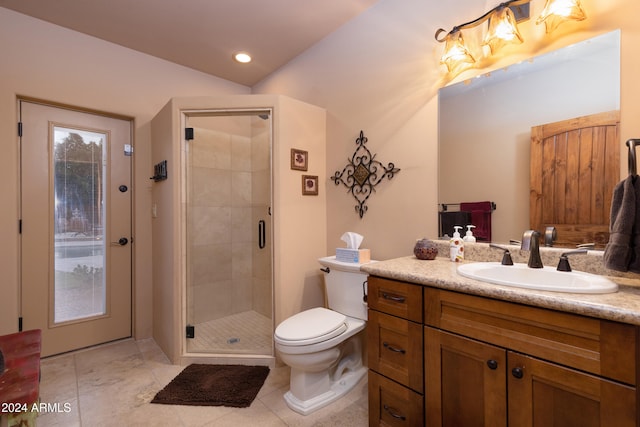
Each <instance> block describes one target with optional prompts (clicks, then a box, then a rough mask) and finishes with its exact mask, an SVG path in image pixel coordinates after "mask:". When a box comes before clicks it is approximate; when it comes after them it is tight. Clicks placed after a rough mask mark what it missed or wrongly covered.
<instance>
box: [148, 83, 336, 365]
mask: <svg viewBox="0 0 640 427" xmlns="http://www.w3.org/2000/svg"><path fill="white" fill-rule="evenodd" d="M294 149H297V150H304V151H307V152H308V153H309V159H310V160H309V163H308V170H307V171H300V170H297V169H295V168H293V167H292V162H291V153H292V152H294V151H295V150H294ZM151 164H152V165H154V167H152V168H151V172H152V173H153V183H152V184H151V197H152V200H151V217H152V221H151V232H152V243H153V244H152V253H151V256H152V260H153V262H152V273H153V276H152V286H153V313H152V315H153V338H154V340H155V342H156V343H157V344H158V345H159V346H160V348H161V349H162V350H163V351H164V352H165V354H166V355H167V356H168V357H169V360H171V362H172V363H175V364H180V365H185V364H188V363H220V364H226V363H231V364H234V363H240V364H248V363H251V364H259V365H273V364H274V363H275V359H276V354H275V351H274V345H273V330H274V325H277V324H279V323H280V322H282V321H283V320H284V319H286V318H288V317H290V316H292V315H293V314H295V313H297V312H299V311H301V309H302V308H303V307H312V306H317V305H321V304H322V302H323V301H324V293H323V282H322V275H321V273H320V270H319V269H318V261H317V260H318V258H321V257H323V256H326V254H327V249H326V248H327V246H326V235H327V226H326V212H327V210H326V191H324V189H323V188H321V190H320V191H319V192H318V193H317V194H314V195H305V194H304V192H303V191H302V188H303V187H302V183H303V182H304V181H303V179H304V176H305V174H310V175H315V176H317V177H318V183H322V185H323V186H324V184H323V183H324V182H325V175H324V170H325V166H326V111H325V110H324V109H322V108H320V107H317V106H314V105H310V104H307V103H304V102H302V101H298V100H295V99H292V98H288V97H285V96H281V95H261V94H248V95H217V96H201V97H183V98H172V99H170V100H169V101H168V102H167V104H165V106H164V107H162V109H160V111H158V113H157V114H156V115H155V117H154V118H153V120H152V121H151Z"/></svg>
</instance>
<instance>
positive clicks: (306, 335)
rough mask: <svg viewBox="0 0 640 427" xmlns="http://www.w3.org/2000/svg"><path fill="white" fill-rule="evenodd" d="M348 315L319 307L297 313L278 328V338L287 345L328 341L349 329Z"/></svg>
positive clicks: (276, 334)
mask: <svg viewBox="0 0 640 427" xmlns="http://www.w3.org/2000/svg"><path fill="white" fill-rule="evenodd" d="M346 320H347V318H346V316H345V315H344V314H340V313H338V312H336V311H331V310H327V309H326V308H322V307H317V308H312V309H310V310H306V311H303V312H301V313H298V314H295V315H293V316H291V317H290V318H288V319H286V320H285V321H284V322H282V323H281V324H280V325H278V327H277V328H276V333H275V336H276V339H278V340H279V341H281V342H282V343H283V344H286V345H309V344H315V343H318V342H322V341H326V340H328V339H331V338H333V337H336V336H338V335H340V334H342V333H343V332H344V331H346V330H347V324H346Z"/></svg>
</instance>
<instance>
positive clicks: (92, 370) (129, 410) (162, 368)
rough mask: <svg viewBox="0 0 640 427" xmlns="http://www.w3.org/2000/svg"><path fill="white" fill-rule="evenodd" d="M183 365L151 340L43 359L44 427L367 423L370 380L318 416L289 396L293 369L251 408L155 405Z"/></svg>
mask: <svg viewBox="0 0 640 427" xmlns="http://www.w3.org/2000/svg"><path fill="white" fill-rule="evenodd" d="M182 369H183V367H181V366H175V365H171V364H170V363H169V360H168V359H167V357H166V356H165V355H164V353H163V352H162V351H161V350H160V348H159V347H158V346H157V345H156V343H155V342H154V341H153V340H151V339H148V340H141V341H134V340H131V339H129V340H124V341H119V342H115V343H111V344H106V345H103V346H100V347H96V348H92V349H87V350H82V351H78V352H74V353H69V354H65V355H61V356H56V357H51V358H47V359H44V360H43V361H42V381H41V385H40V395H41V402H43V403H47V404H48V406H49V407H50V408H56V407H57V408H58V410H57V411H53V412H50V413H41V414H40V416H39V418H38V426H39V427H53V426H61V427H74V426H82V427H99V426H154V427H156V426H184V427H196V426H211V427H217V426H252V427H257V426H349V427H357V426H367V425H368V419H367V418H368V409H367V408H368V402H367V382H366V378H365V379H363V380H362V381H361V382H360V383H359V384H358V385H357V386H356V387H355V388H354V390H352V391H351V392H350V393H349V394H347V395H346V396H344V397H343V398H342V399H340V400H338V401H337V402H334V403H333V404H332V405H329V406H327V407H325V408H322V409H320V410H318V411H316V412H314V413H313V414H311V415H308V416H302V415H300V414H298V413H296V412H294V411H292V410H290V409H289V408H288V407H287V406H286V404H285V402H284V400H283V398H282V396H283V394H284V393H285V392H286V391H287V390H288V386H289V368H288V367H286V366H283V367H276V368H274V369H272V370H271V373H270V374H269V377H268V378H267V380H266V382H265V384H264V386H263V387H262V389H261V390H260V392H259V393H258V396H257V397H256V400H254V402H253V403H252V404H251V406H250V407H249V408H225V407H198V406H177V405H158V404H151V403H149V402H150V401H151V399H152V398H153V397H154V396H155V394H156V393H157V392H158V391H159V390H160V389H162V388H163V387H164V386H165V385H166V384H168V383H169V381H171V380H172V379H173V378H174V377H175V376H176V375H177V374H178V373H179V372H180V371H181V370H182Z"/></svg>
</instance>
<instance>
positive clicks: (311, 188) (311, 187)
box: [302, 175, 318, 196]
mask: <svg viewBox="0 0 640 427" xmlns="http://www.w3.org/2000/svg"><path fill="white" fill-rule="evenodd" d="M302 195H303V196H317V195H318V177H317V176H316V175H302Z"/></svg>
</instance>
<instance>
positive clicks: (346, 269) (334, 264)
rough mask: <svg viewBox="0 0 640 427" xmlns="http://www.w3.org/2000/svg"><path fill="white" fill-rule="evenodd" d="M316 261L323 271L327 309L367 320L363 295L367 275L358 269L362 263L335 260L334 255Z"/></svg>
mask: <svg viewBox="0 0 640 427" xmlns="http://www.w3.org/2000/svg"><path fill="white" fill-rule="evenodd" d="M318 261H319V262H320V264H321V265H322V266H323V271H324V272H325V273H324V283H325V287H326V290H327V304H328V306H329V309H331V310H334V311H337V312H338V313H342V314H344V315H345V316H349V317H355V318H358V319H362V320H367V304H366V303H365V301H364V299H363V297H364V295H365V294H366V289H367V285H366V281H367V278H368V276H369V275H368V274H367V273H363V272H361V271H360V266H361V265H362V264H356V263H350V262H342V261H336V257H335V256H330V257H324V258H320V259H319V260H318ZM371 262H375V261H371ZM325 269H328V271H326V270H325Z"/></svg>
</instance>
